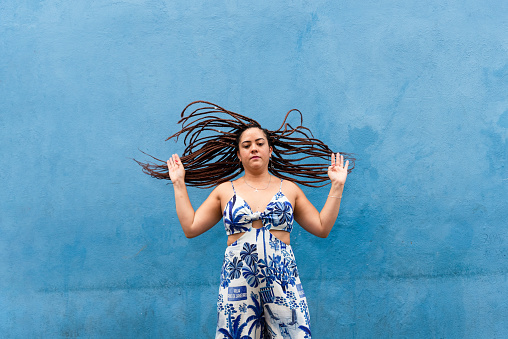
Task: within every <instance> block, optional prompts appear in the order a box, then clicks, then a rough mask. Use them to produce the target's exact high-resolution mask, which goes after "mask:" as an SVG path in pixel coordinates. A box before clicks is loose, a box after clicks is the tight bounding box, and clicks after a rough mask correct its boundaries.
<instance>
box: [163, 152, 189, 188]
mask: <svg viewBox="0 0 508 339" xmlns="http://www.w3.org/2000/svg"><path fill="white" fill-rule="evenodd" d="M167 163H168V172H169V178H170V179H171V182H172V183H173V184H174V183H176V182H178V181H180V180H181V181H182V182H183V181H184V179H185V168H183V164H182V161H181V160H180V157H179V156H178V154H173V155H172V156H171V158H169V160H168V161H167Z"/></svg>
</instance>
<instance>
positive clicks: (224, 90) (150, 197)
mask: <svg viewBox="0 0 508 339" xmlns="http://www.w3.org/2000/svg"><path fill="white" fill-rule="evenodd" d="M507 4H508V2H506V1H500V0H498V1H453V0H452V1H435V0H431V1H416V0H410V1H381V2H376V1H342V0H340V1H324V0H316V1H303V0H302V1H300V0H296V1H282V2H281V1H268V0H261V1H235V0H228V1H188V0H185V1H184V0H177V1H169V0H125V1H88V0H86V1H85V0H75V1H58V0H47V1H35V0H25V1H18V0H2V1H0V158H1V169H0V187H1V190H0V336H1V337H3V338H28V337H32V338H33V337H48V338H51V337H52V338H55V337H56V338H58V337H122V338H140V337H166V338H211V337H212V336H213V333H214V329H215V328H214V325H215V319H216V311H215V302H216V297H217V291H218V281H219V273H220V271H219V270H220V265H221V263H222V255H223V252H224V248H225V242H226V238H225V235H224V230H223V227H222V226H221V225H220V224H219V225H217V226H216V227H215V228H213V229H212V230H211V231H210V232H208V233H206V234H204V235H203V236H201V237H198V238H196V239H192V240H188V239H186V238H185V237H184V235H183V233H182V231H181V228H180V226H179V224H178V221H177V219H176V215H175V208H174V201H173V197H172V188H171V187H170V186H167V185H165V184H164V182H161V181H157V180H154V179H151V178H149V177H148V176H146V175H144V174H142V173H141V171H140V169H139V168H138V167H137V165H136V164H135V163H134V162H133V161H132V160H131V159H130V158H132V157H137V158H143V156H142V155H141V153H140V152H139V151H138V148H140V149H142V150H143V151H146V152H148V153H150V154H153V155H156V156H159V157H161V158H166V157H168V155H169V154H171V153H172V152H174V151H181V149H182V147H181V145H180V144H174V143H166V142H164V139H165V137H167V136H169V135H171V134H172V133H174V132H175V131H177V129H178V126H177V125H176V121H177V119H178V114H179V112H180V110H181V109H182V108H183V107H184V106H185V105H186V104H187V103H189V102H190V101H193V100H197V99H204V100H209V101H213V102H216V103H217V104H220V105H222V106H224V107H226V108H228V109H230V110H234V111H237V112H240V113H244V114H246V115H249V116H252V117H254V118H256V119H258V120H259V121H260V122H261V123H263V124H264V125H265V126H266V127H268V128H277V127H278V126H279V124H280V123H281V120H282V116H283V115H284V114H285V112H287V111H288V110H289V109H291V108H299V109H300V110H301V111H303V113H304V116H305V117H304V119H305V120H304V122H305V124H306V125H308V126H309V127H310V128H311V129H313V131H315V134H316V136H317V137H319V138H321V139H323V140H325V141H326V142H328V143H329V144H330V146H331V147H332V148H334V149H336V150H343V151H349V152H354V153H356V154H357V157H358V159H359V160H358V162H357V168H356V170H355V171H354V172H353V174H351V175H350V177H349V178H348V182H347V187H346V191H345V193H344V199H343V204H342V211H341V215H340V218H339V220H338V221H337V223H336V225H335V228H334V229H333V231H332V233H331V235H330V237H329V238H328V239H324V240H323V239H318V238H316V237H313V236H311V235H309V234H307V233H305V232H304V231H302V230H301V229H300V228H299V227H296V230H295V231H294V236H293V238H292V240H293V244H294V247H295V253H296V257H297V261H298V264H299V268H300V271H301V274H302V281H303V284H304V287H305V289H306V294H307V297H308V300H309V306H310V311H311V317H312V321H313V332H314V337H315V338H342V337H344V338H383V337H407V338H502V337H507V336H508V320H507V317H506V314H507V313H508V282H507V270H508V268H507V267H508V265H507V263H508V258H507V255H508V234H507V232H508V231H507V227H506V226H507V224H508V222H507V220H508V168H507V157H508V147H507V137H508V34H507V32H508V20H507V17H508V5H507ZM208 192H209V191H203V190H191V194H192V201H193V202H194V204H195V205H196V206H197V205H198V204H199V203H200V202H201V201H202V200H203V199H204V198H205V197H206V195H207V193H208ZM305 192H306V193H307V195H308V196H309V198H310V199H311V200H312V201H313V202H314V204H315V205H316V207H318V208H321V206H322V205H323V203H324V200H325V195H326V194H327V188H323V189H305Z"/></svg>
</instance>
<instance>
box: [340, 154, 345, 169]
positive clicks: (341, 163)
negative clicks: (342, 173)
mask: <svg viewBox="0 0 508 339" xmlns="http://www.w3.org/2000/svg"><path fill="white" fill-rule="evenodd" d="M340 167H344V156H343V155H341V156H340Z"/></svg>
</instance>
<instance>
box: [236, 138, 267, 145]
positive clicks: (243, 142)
mask: <svg viewBox="0 0 508 339" xmlns="http://www.w3.org/2000/svg"><path fill="white" fill-rule="evenodd" d="M258 140H265V138H257V139H256V140H254V141H255V142H256V141H258ZM246 142H251V141H250V140H245V141H242V144H245V143H246Z"/></svg>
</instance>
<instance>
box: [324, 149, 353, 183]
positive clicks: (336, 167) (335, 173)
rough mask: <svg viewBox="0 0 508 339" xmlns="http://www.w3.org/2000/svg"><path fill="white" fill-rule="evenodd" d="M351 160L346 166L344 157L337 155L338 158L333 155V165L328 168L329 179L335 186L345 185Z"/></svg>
mask: <svg viewBox="0 0 508 339" xmlns="http://www.w3.org/2000/svg"><path fill="white" fill-rule="evenodd" d="M348 166H349V160H347V161H346V163H345V164H344V156H342V155H340V153H337V156H335V154H333V153H332V163H331V165H330V166H329V167H328V177H329V178H330V181H331V182H332V185H333V184H339V185H344V184H345V183H346V177H347V169H348Z"/></svg>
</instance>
